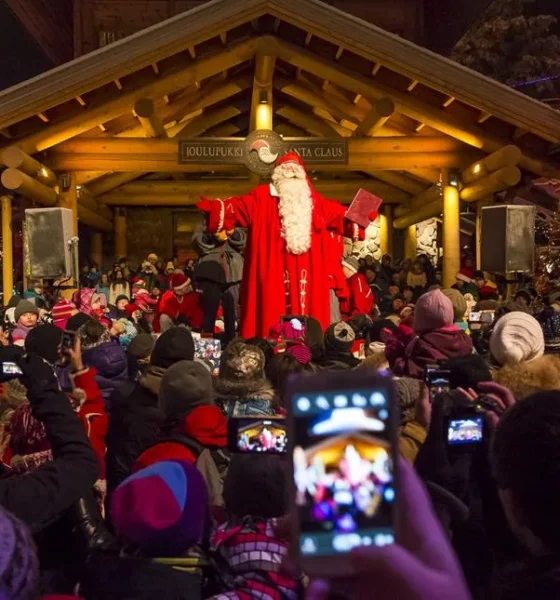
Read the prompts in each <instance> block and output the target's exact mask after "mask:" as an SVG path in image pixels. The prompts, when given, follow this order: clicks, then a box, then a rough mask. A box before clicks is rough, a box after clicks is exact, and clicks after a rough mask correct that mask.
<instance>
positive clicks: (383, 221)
mask: <svg viewBox="0 0 560 600" xmlns="http://www.w3.org/2000/svg"><path fill="white" fill-rule="evenodd" d="M379 224H380V227H379V241H380V247H381V254H382V255H383V254H390V255H391V256H392V255H393V206H392V205H391V204H386V205H385V210H384V211H383V213H381V214H380V215H379Z"/></svg>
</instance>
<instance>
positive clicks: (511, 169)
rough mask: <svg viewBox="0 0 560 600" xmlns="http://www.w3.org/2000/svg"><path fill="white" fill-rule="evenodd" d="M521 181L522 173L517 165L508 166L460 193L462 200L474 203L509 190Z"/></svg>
mask: <svg viewBox="0 0 560 600" xmlns="http://www.w3.org/2000/svg"><path fill="white" fill-rule="evenodd" d="M520 181H521V171H520V170H519V168H518V167H516V166H515V165H507V166H505V167H502V168H501V169H498V170H497V171H494V172H492V173H490V174H489V175H488V176H487V177H483V178H482V179H479V180H477V181H474V182H473V183H471V184H470V185H468V186H467V187H464V188H463V189H462V190H461V192H460V197H461V200H464V201H465V202H474V201H476V200H482V199H483V198H488V197H489V196H492V194H496V193H497V192H501V191H503V190H507V189H509V188H510V187H513V186H515V185H517V184H518V183H519V182H520Z"/></svg>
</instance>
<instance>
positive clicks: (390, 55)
mask: <svg viewBox="0 0 560 600" xmlns="http://www.w3.org/2000/svg"><path fill="white" fill-rule="evenodd" d="M84 2H85V0H84ZM161 3H162V6H163V5H164V4H165V2H163V0H161ZM90 4H94V2H90ZM99 4H100V5H101V4H108V5H116V4H117V3H116V2H114V3H113V2H105V3H102V2H99ZM174 4H175V6H179V5H181V4H182V3H181V2H179V0H177V2H175V3H174ZM186 4H188V2H187V3H186ZM350 4H351V3H350ZM84 39H85V38H84ZM255 130H270V131H274V132H275V133H276V134H278V135H280V136H283V138H284V140H285V141H286V142H287V143H292V142H293V143H296V142H297V141H298V140H307V139H308V138H310V137H311V138H319V139H320V138H327V139H342V140H346V143H347V147H348V160H347V162H346V164H328V163H327V164H321V165H310V171H311V172H312V178H313V183H314V185H316V187H317V188H318V189H319V191H321V192H323V193H324V194H325V195H327V196H329V197H334V198H337V199H339V200H340V201H342V202H349V201H350V200H351V199H352V197H353V195H354V194H355V192H356V191H357V189H358V188H359V187H365V188H367V189H370V190H371V191H373V192H374V193H376V194H378V195H379V196H381V197H382V198H383V199H384V209H383V215H382V230H383V236H382V238H383V245H384V250H386V251H390V250H391V247H392V232H393V231H394V229H400V230H406V231H407V239H408V240H409V245H408V247H409V248H412V245H413V243H414V240H413V239H412V236H413V228H412V227H411V226H414V225H415V224H416V223H418V222H420V221H423V220H425V219H428V218H432V217H439V216H440V215H442V221H443V252H444V254H445V259H446V260H445V268H444V282H445V283H446V284H450V283H452V281H453V278H454V275H455V273H456V272H457V271H458V269H459V215H460V207H461V203H462V202H464V203H471V204H472V205H473V206H476V207H477V210H478V213H479V214H480V208H481V207H482V206H483V205H484V204H485V203H488V202H491V201H492V195H493V193H495V192H498V191H501V190H504V189H507V188H509V187H511V186H514V185H516V184H517V183H518V182H519V181H520V180H521V177H522V174H523V173H525V174H527V175H540V176H548V177H556V178H560V164H558V163H557V162H556V161H555V160H553V159H552V158H550V156H549V154H550V152H551V150H552V148H553V147H554V146H555V145H556V144H557V143H558V142H559V141H560V115H559V113H558V112H557V111H555V110H553V109H551V108H550V107H548V106H546V105H544V104H542V103H540V102H538V101H535V100H533V99H531V98H529V97H527V96H524V95H522V94H520V93H518V92H517V91H515V90H512V89H510V88H508V87H506V86H503V85H501V84H499V83H497V82H495V81H493V80H490V79H488V78H486V77H484V76H482V75H480V74H478V73H475V72H473V71H470V70H469V69H466V68H464V67H462V66H460V65H458V64H456V63H454V62H452V61H450V60H447V59H446V58H443V57H441V56H439V55H436V54H434V53H432V52H430V51H428V50H425V49H423V48H421V47H419V46H417V45H415V44H413V43H412V42H410V41H408V40H405V39H403V38H401V37H399V36H396V35H394V34H391V33H389V32H387V31H384V30H382V29H380V28H379V27H376V26H374V25H372V24H370V23H368V22H366V21H363V20H360V19H358V18H356V17H354V16H352V15H349V14H347V13H343V12H341V11H340V10H338V9H336V8H334V7H333V6H331V5H330V3H329V4H327V3H324V2H320V1H319V0H306V2H304V3H302V2H301V1H299V0H236V2H231V0H213V1H212V2H209V3H204V4H202V5H201V6H198V7H195V8H192V9H191V10H188V11H187V12H184V13H181V14H178V15H177V16H174V17H171V18H169V19H167V20H165V21H162V22H160V23H158V24H156V25H153V26H152V27H149V28H148V29H145V30H143V31H140V32H138V33H135V34H132V35H130V36H128V37H125V38H123V39H121V40H118V41H115V42H112V43H111V44H109V45H106V46H104V47H102V48H99V49H97V50H94V51H92V52H90V53H88V54H84V55H83V56H81V57H79V58H77V59H75V60H73V61H72V62H70V63H68V64H65V65H62V66H60V67H57V68H56V69H54V70H52V71H50V72H48V73H45V74H44V75H41V76H39V77H36V78H34V79H32V80H29V81H26V82H23V83H22V84H19V85H17V86H14V87H12V88H10V89H8V90H5V91H4V92H1V93H0V135H1V141H0V161H1V162H2V164H3V165H4V167H6V168H5V170H4V171H3V172H2V176H1V180H2V184H3V186H4V188H5V190H8V191H9V192H13V193H17V194H20V195H22V196H25V197H27V198H29V199H30V200H33V201H35V202H37V203H39V204H43V205H48V206H55V205H59V206H67V207H70V208H72V210H74V212H75V215H76V220H78V219H79V220H80V221H81V222H82V223H84V224H86V225H88V226H90V227H92V228H94V229H95V230H96V231H97V233H96V234H95V236H94V248H95V252H96V253H97V254H98V253H99V252H100V249H101V248H102V247H103V244H102V239H103V238H102V235H105V236H106V238H108V237H109V235H111V236H114V240H115V254H117V255H125V254H126V253H127V244H128V242H129V239H130V237H127V235H126V230H127V214H126V211H127V207H138V206H140V207H148V206H149V207H158V208H160V209H161V207H164V208H165V209H166V210H169V209H170V208H171V207H180V208H185V207H188V206H191V207H192V206H193V205H194V203H195V202H196V201H197V199H198V197H199V196H200V195H209V196H215V197H224V196H231V195H236V194H240V193H243V192H245V191H248V190H250V189H251V188H252V187H253V186H254V185H255V182H256V181H257V179H256V176H255V175H254V173H250V172H249V171H248V170H247V168H246V167H245V166H244V165H242V164H239V163H235V162H232V163H228V162H227V161H224V162H223V164H213V165H209V164H203V163H202V162H201V163H199V164H196V163H195V164H193V163H185V162H181V161H180V160H179V155H178V147H179V140H181V139H185V138H188V139H192V138H197V137H204V138H230V137H232V136H233V137H235V138H245V137H246V136H248V135H250V134H251V133H252V132H254V131H255ZM61 177H63V178H64V185H62V184H61ZM10 202H11V201H10V198H9V196H8V195H5V196H4V199H3V205H5V206H6V207H7V206H8V205H9V203H10ZM7 214H8V210H7V208H6V215H7ZM4 254H5V256H6V250H5V251H4Z"/></svg>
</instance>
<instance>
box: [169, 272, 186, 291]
mask: <svg viewBox="0 0 560 600" xmlns="http://www.w3.org/2000/svg"><path fill="white" fill-rule="evenodd" d="M169 284H170V285H171V288H172V289H173V291H174V292H185V291H186V290H187V289H188V287H189V285H190V284H191V280H190V279H189V278H188V277H186V276H185V275H184V274H183V273H173V275H171V276H170V277H169Z"/></svg>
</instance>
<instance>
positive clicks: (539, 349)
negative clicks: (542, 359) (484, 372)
mask: <svg viewBox="0 0 560 600" xmlns="http://www.w3.org/2000/svg"><path fill="white" fill-rule="evenodd" d="M490 352H491V353H492V356H493V357H494V358H495V359H496V361H497V362H498V363H500V364H501V365H505V364H519V363H522V362H529V361H531V360H534V359H535V358H539V356H542V355H543V354H544V335H543V330H542V328H541V326H540V325H539V322H538V321H537V320H536V319H535V318H534V317H532V316H531V315H528V314H527V313H523V312H511V313H508V314H507V315H504V316H503V317H501V318H500V319H499V320H498V321H497V323H496V325H495V326H494V330H493V331H492V335H491V337H490Z"/></svg>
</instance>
